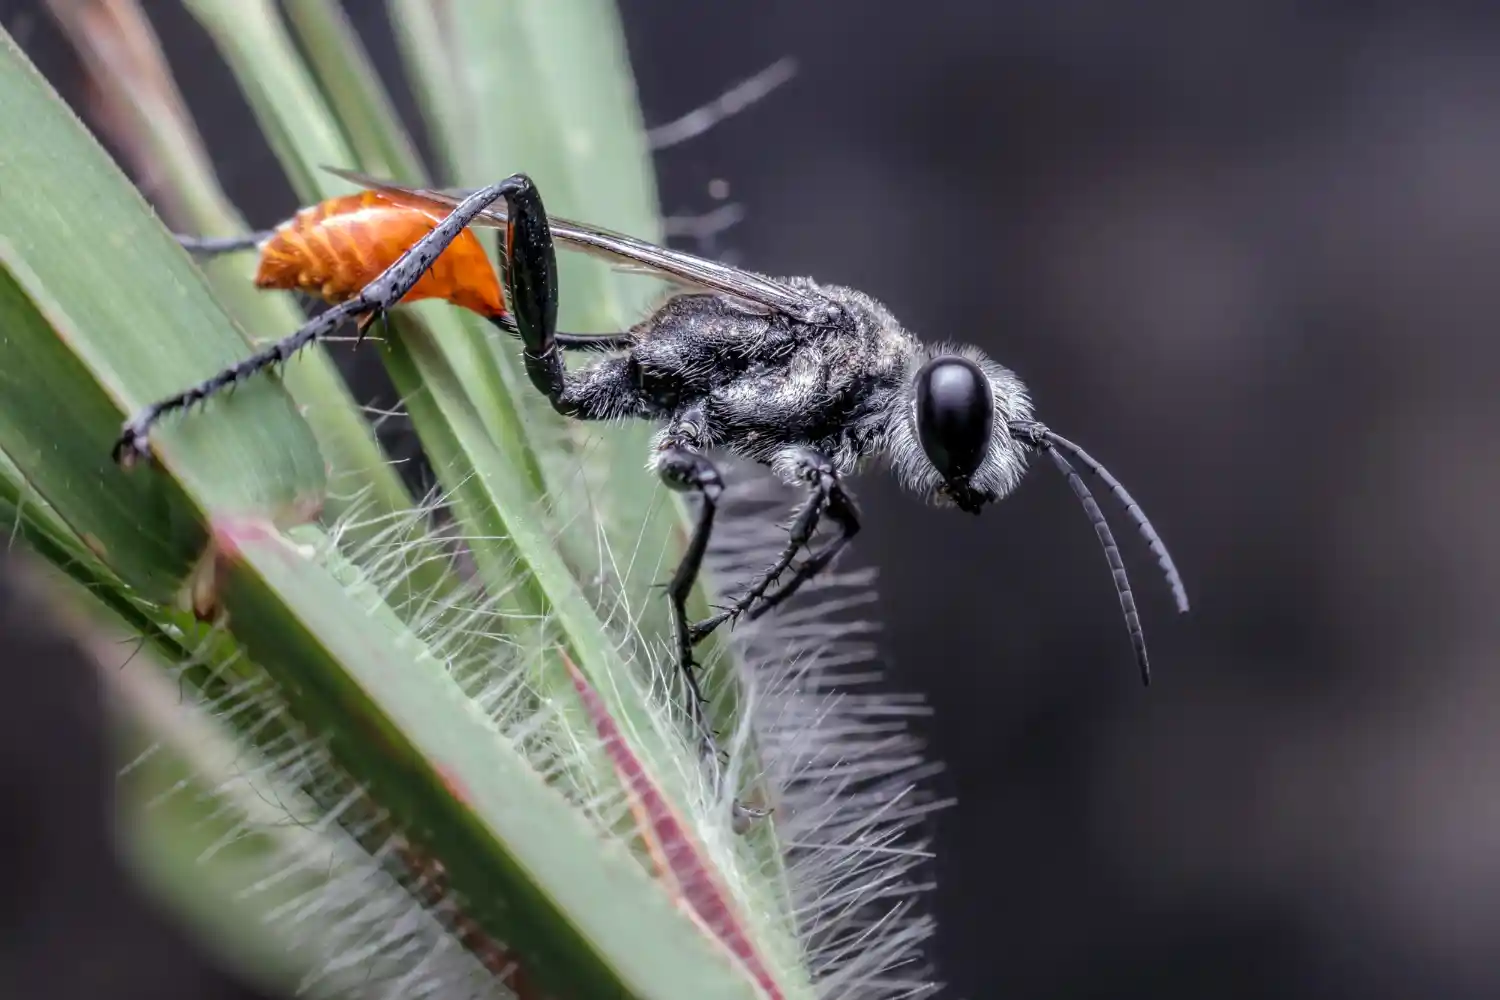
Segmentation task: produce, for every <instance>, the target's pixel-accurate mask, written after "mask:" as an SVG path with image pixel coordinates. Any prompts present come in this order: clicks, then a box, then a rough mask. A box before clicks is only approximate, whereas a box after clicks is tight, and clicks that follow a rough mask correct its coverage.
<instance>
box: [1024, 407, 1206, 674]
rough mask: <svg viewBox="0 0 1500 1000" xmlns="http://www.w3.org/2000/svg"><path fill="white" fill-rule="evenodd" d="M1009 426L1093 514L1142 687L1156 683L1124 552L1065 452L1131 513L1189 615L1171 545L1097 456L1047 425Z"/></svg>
mask: <svg viewBox="0 0 1500 1000" xmlns="http://www.w3.org/2000/svg"><path fill="white" fill-rule="evenodd" d="M1007 426H1008V427H1009V429H1010V433H1011V436H1012V437H1014V438H1017V439H1019V440H1021V441H1022V442H1024V443H1026V444H1029V445H1031V446H1032V447H1033V448H1038V449H1041V450H1044V451H1046V452H1047V454H1048V455H1049V456H1051V458H1052V464H1054V465H1056V466H1057V469H1058V471H1059V472H1061V473H1062V474H1063V476H1065V477H1066V478H1067V480H1068V485H1069V486H1071V487H1072V488H1073V493H1074V495H1075V496H1077V497H1078V500H1079V502H1080V503H1082V504H1083V509H1084V512H1085V513H1086V514H1087V515H1088V518H1089V521H1090V522H1091V523H1092V524H1093V525H1094V533H1095V534H1096V535H1098V536H1099V543H1100V544H1101V545H1103V546H1104V557H1105V558H1106V559H1107V560H1108V561H1109V568H1110V572H1111V574H1112V575H1113V576H1114V580H1115V591H1116V592H1117V593H1118V594H1119V595H1120V609H1121V610H1122V611H1124V613H1125V625H1126V627H1127V628H1128V629H1129V630H1130V644H1131V645H1132V646H1134V647H1135V658H1136V662H1137V663H1138V664H1139V665H1140V668H1141V682H1142V683H1143V684H1148V685H1149V684H1150V683H1151V666H1150V661H1149V660H1148V658H1147V656H1146V636H1145V632H1144V631H1143V630H1142V628H1141V617H1140V613H1139V612H1138V611H1137V610H1136V606H1135V594H1134V593H1132V592H1131V589H1130V579H1129V577H1128V576H1127V575H1126V573H1125V563H1124V560H1123V559H1121V558H1120V548H1119V546H1118V545H1117V544H1115V537H1114V533H1113V532H1112V531H1110V529H1109V523H1108V522H1107V521H1105V519H1104V512H1103V511H1102V510H1100V509H1099V504H1098V502H1097V501H1095V499H1094V495H1093V493H1092V492H1090V490H1089V488H1088V484H1087V483H1085V482H1084V481H1083V477H1082V476H1080V475H1079V474H1078V470H1077V469H1075V468H1074V467H1073V463H1071V462H1069V461H1068V460H1067V458H1066V457H1064V456H1063V454H1062V451H1066V452H1068V453H1070V454H1071V455H1073V457H1075V458H1077V459H1078V460H1079V461H1080V462H1082V463H1083V464H1084V465H1086V466H1088V468H1089V471H1090V472H1093V473H1094V474H1095V475H1096V476H1098V477H1099V478H1100V479H1102V480H1104V483H1105V485H1106V486H1108V487H1109V490H1110V492H1111V493H1113V494H1114V495H1115V498H1116V499H1117V500H1119V501H1120V504H1121V506H1123V507H1124V508H1125V512H1126V514H1128V515H1129V517H1130V519H1131V520H1132V521H1133V522H1135V526H1136V529H1137V530H1138V531H1139V532H1140V533H1141V537H1143V538H1144V539H1145V540H1146V545H1147V546H1148V547H1149V548H1150V549H1151V552H1152V554H1153V555H1155V556H1156V562H1157V565H1158V566H1160V567H1161V569H1162V573H1163V574H1164V575H1165V576H1166V578H1167V585H1168V586H1169V587H1171V588H1172V596H1173V597H1174V598H1175V599H1176V601H1177V610H1178V612H1179V613H1185V612H1186V611H1187V610H1188V598H1187V588H1185V587H1184V586H1183V585H1182V576H1181V574H1179V573H1178V572H1177V566H1176V564H1175V563H1173V562H1172V556H1171V554H1170V553H1169V552H1167V546H1166V544H1165V543H1164V542H1163V541H1162V540H1161V536H1160V535H1158V534H1157V533H1156V529H1155V528H1153V527H1152V526H1151V522H1150V521H1149V520H1147V518H1146V514H1145V511H1143V510H1141V505H1140V504H1138V503H1136V502H1135V498H1134V497H1132V496H1131V495H1130V494H1129V492H1127V491H1126V489H1125V487H1124V486H1123V485H1121V483H1120V481H1119V480H1118V479H1116V478H1115V477H1114V476H1112V475H1110V474H1109V470H1108V469H1106V468H1105V467H1104V466H1103V465H1101V464H1100V463H1099V462H1098V461H1097V460H1095V459H1094V458H1093V456H1091V455H1089V453H1088V452H1086V451H1084V450H1083V449H1082V448H1080V447H1079V446H1078V445H1076V444H1074V443H1073V442H1072V441H1069V440H1068V439H1067V438H1065V437H1063V436H1062V435H1060V434H1057V433H1054V432H1053V431H1052V430H1051V429H1050V428H1048V427H1047V426H1045V425H1044V424H1039V423H1035V422H1031V421H1021V420H1016V421H1011V422H1010V423H1009V424H1008V425H1007ZM1059 449H1061V451H1060V450H1059Z"/></svg>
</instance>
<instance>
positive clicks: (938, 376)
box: [892, 348, 1031, 514]
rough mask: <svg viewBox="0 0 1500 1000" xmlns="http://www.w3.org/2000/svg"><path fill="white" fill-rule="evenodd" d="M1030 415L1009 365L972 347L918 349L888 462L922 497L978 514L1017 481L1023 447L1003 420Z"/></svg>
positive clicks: (1022, 461) (1023, 393)
mask: <svg viewBox="0 0 1500 1000" xmlns="http://www.w3.org/2000/svg"><path fill="white" fill-rule="evenodd" d="M1030 416H1031V404H1030V401H1029V400H1028V399H1027V397H1026V389H1025V387H1024V386H1022V385H1021V383H1020V381H1019V380H1018V379H1017V378H1016V377H1015V375H1014V374H1012V373H1011V372H1010V371H1009V370H1008V369H1006V368H1004V367H1002V366H1000V365H998V364H996V363H994V362H993V361H991V360H989V359H988V358H986V357H985V356H984V355H982V354H980V353H979V352H978V351H975V350H973V349H972V348H944V349H940V350H932V351H924V352H923V354H922V355H921V356H920V357H918V358H916V359H915V360H914V362H913V371H912V376H911V382H910V388H909V405H908V406H906V407H904V408H903V412H902V414H901V419H900V424H899V426H897V427H896V428H894V433H893V435H892V446H893V447H892V457H893V464H894V465H895V467H896V469H897V472H898V474H899V475H900V476H901V478H902V479H903V480H904V481H905V482H906V484H907V485H908V486H909V487H910V488H912V489H914V490H916V491H917V492H918V493H920V494H922V495H923V496H924V497H925V498H926V499H928V500H929V501H931V502H934V503H937V504H941V505H944V506H953V507H957V508H958V509H959V510H962V511H966V512H968V513H970V514H977V513H979V512H980V510H981V509H982V508H983V507H984V506H985V504H989V503H993V502H995V501H996V500H999V499H1000V498H1001V497H1003V496H1005V495H1006V494H1007V493H1009V492H1010V491H1011V490H1013V489H1014V488H1015V486H1016V483H1018V482H1019V481H1020V478H1021V474H1022V473H1023V472H1024V470H1025V462H1026V457H1025V450H1024V448H1023V447H1022V446H1021V444H1020V443H1018V442H1017V441H1015V440H1013V439H1012V437H1011V435H1010V433H1009V431H1008V430H1007V426H1006V425H1007V422H1008V421H1012V420H1025V419H1028V418H1029V417H1030Z"/></svg>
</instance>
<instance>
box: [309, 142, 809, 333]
mask: <svg viewBox="0 0 1500 1000" xmlns="http://www.w3.org/2000/svg"><path fill="white" fill-rule="evenodd" d="M323 169H324V170H327V171H328V172H329V173H332V174H335V175H337V176H339V177H342V178H344V179H345V180H347V181H351V182H353V183H355V184H358V185H360V186H361V187H365V188H369V189H371V190H374V191H390V192H393V193H395V194H400V195H404V196H406V197H408V198H418V199H422V200H424V201H429V202H432V203H433V204H435V205H440V206H442V207H444V208H448V209H451V208H454V207H456V206H457V205H458V204H459V203H460V202H461V201H463V200H464V199H465V198H466V197H468V196H469V195H470V194H473V191H462V190H436V189H433V188H419V187H408V186H407V185H404V184H397V183H395V182H393V181H386V180H381V179H379V178H376V177H371V176H369V175H367V174H362V173H359V172H358V171H354V170H345V169H343V168H341V167H324V168H323ZM505 220H506V216H505V204H504V202H497V203H496V204H495V205H494V206H493V207H491V208H489V209H487V210H485V211H484V212H482V213H480V215H479V216H478V217H477V218H476V219H475V220H474V223H473V225H475V226H479V227H484V228H491V229H495V228H503V227H504V226H505ZM547 222H548V225H549V226H550V228H551V230H552V236H553V238H554V239H557V240H560V241H562V242H563V243H565V244H567V245H568V246H569V247H571V248H573V249H575V250H579V251H582V252H584V253H588V254H591V255H593V256H595V257H599V258H602V259H604V260H607V261H609V262H610V263H612V264H615V265H616V266H620V267H622V268H624V269H626V270H629V271H633V272H640V273H646V274H652V275H655V276H657V277H660V278H663V279H665V280H667V281H671V282H673V283H674V284H678V285H683V286H687V287H690V288H694V289H697V290H700V291H707V292H714V293H716V294H719V295H726V296H729V297H730V298H733V299H738V300H740V301H741V302H743V303H745V304H746V305H748V306H750V307H752V308H753V309H755V311H758V312H778V313H782V314H784V315H786V316H790V317H792V318H793V319H798V320H801V321H803V322H806V323H816V322H821V321H823V320H825V319H826V318H827V316H828V311H829V304H828V302H827V301H826V300H824V299H823V298H821V297H819V296H816V295H809V294H806V293H803V292H799V291H796V290H795V289H792V288H789V287H787V286H786V285H783V284H781V283H780V282H777V281H772V280H770V279H769V278H762V277H761V276H759V275H756V274H751V273H750V272H748V271H742V270H740V269H739V268H736V267H730V266H729V265H727V264H718V263H715V262H714V261H711V260H706V259H704V258H702V257H696V256H694V255H693V254H689V253H683V252H681V251H679V250H669V249H667V248H666V247H660V246H657V245H656V244H654V243H648V242H646V241H645V240H640V239H636V238H635V237H634V236H626V235H625V234H624V233H616V232H611V231H610V230H608V229H601V228H599V227H598V226H589V225H584V224H583V223H579V222H571V221H569V220H567V219H562V218H558V217H557V216H548V218H547Z"/></svg>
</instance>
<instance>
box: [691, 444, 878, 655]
mask: <svg viewBox="0 0 1500 1000" xmlns="http://www.w3.org/2000/svg"><path fill="white" fill-rule="evenodd" d="M777 464H779V465H783V464H784V465H786V466H789V467H790V471H791V473H792V475H793V477H795V478H796V479H798V480H800V481H801V482H804V483H806V484H807V486H808V494H807V499H806V500H805V501H804V502H803V504H802V506H801V507H799V508H797V513H796V516H795V517H794V518H793V520H792V527H791V536H790V537H789V538H788V539H787V544H786V548H784V549H782V551H781V556H780V557H779V558H778V559H777V560H776V562H774V563H772V564H771V566H770V567H769V568H768V569H767V570H766V571H765V572H764V573H762V574H761V575H760V577H759V578H758V579H756V581H755V582H754V583H752V584H751V585H750V586H749V587H748V588H746V590H745V592H744V593H743V594H742V595H740V597H739V598H738V599H737V600H736V601H735V602H734V603H733V604H731V605H730V606H729V607H727V608H725V609H724V610H723V611H721V612H720V613H719V614H717V615H714V616H713V617H712V618H706V619H704V620H703V621H701V622H698V623H696V624H695V625H693V627H692V630H691V638H692V641H693V643H694V644H696V643H699V642H701V641H703V639H705V638H707V637H708V636H709V635H710V634H711V633H712V632H713V631H714V629H716V628H718V627H719V626H720V625H722V624H724V622H726V621H733V620H735V619H737V618H739V617H740V616H741V615H748V617H749V618H750V620H751V621H754V620H755V619H757V618H759V617H760V616H761V615H764V614H765V613H766V612H768V611H770V610H771V609H772V608H774V607H776V606H777V605H779V604H781V603H782V602H783V601H785V600H787V599H788V598H790V597H791V596H792V595H793V594H795V593H796V592H797V589H798V588H799V587H801V586H802V585H803V584H804V583H806V582H807V581H808V580H811V579H812V578H813V577H815V576H817V575H818V574H819V573H821V572H822V571H823V570H824V569H826V568H827V567H828V564H829V563H831V562H833V560H834V559H835V558H836V557H837V556H838V554H839V553H840V552H842V551H843V550H844V548H845V546H847V545H848V544H849V541H850V540H851V539H852V538H853V537H854V535H855V534H856V533H857V532H858V531H859V509H858V508H857V507H856V506H855V504H854V499H853V498H852V497H850V496H849V493H848V491H847V490H845V489H844V484H843V483H842V482H840V480H839V477H838V473H837V472H836V471H835V470H834V466H833V463H832V462H831V461H830V460H829V459H828V457H827V456H826V455H823V454H821V453H819V452H817V451H814V450H813V449H811V448H790V449H788V450H787V451H785V452H783V453H782V454H781V455H780V456H778V459H777ZM824 513H826V514H827V515H828V517H829V518H830V519H831V520H832V521H833V522H834V523H835V524H837V525H838V528H839V534H838V537H837V538H834V539H833V540H832V541H830V542H828V543H827V544H826V545H824V546H823V547H822V548H820V549H819V550H818V551H817V552H814V553H813V554H812V555H811V556H810V557H809V558H808V559H807V561H806V562H803V563H802V564H801V565H798V566H795V567H794V566H792V560H793V559H795V558H796V557H797V553H798V552H799V551H801V550H802V549H803V548H805V547H806V546H807V545H808V543H810V542H811V541H812V536H813V532H814V531H816V530H817V528H818V522H819V520H820V519H821V518H822V516H823V514H824ZM788 568H791V571H792V576H791V579H789V580H788V581H787V582H786V583H785V584H784V585H783V586H781V587H780V588H778V589H777V590H775V591H772V592H771V593H767V591H769V590H770V589H771V587H772V585H773V584H775V583H776V581H777V580H779V579H780V578H781V575H782V574H783V573H785V572H786V571H787V569H788Z"/></svg>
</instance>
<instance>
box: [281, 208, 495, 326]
mask: <svg viewBox="0 0 1500 1000" xmlns="http://www.w3.org/2000/svg"><path fill="white" fill-rule="evenodd" d="M443 217H444V213H442V212H441V210H440V209H435V208H434V206H432V205H431V204H428V203H426V202H421V201H416V200H411V201H407V200H404V199H402V198H401V197H400V196H399V195H395V194H391V193H388V192H377V191H364V192H361V193H359V194H353V195H345V196H343V197H339V198H330V199H328V200H327V201H325V202H322V203H321V204H318V205H314V206H313V207H311V208H305V209H303V210H302V211H300V212H298V213H297V214H296V215H295V216H293V217H292V218H291V219H289V220H288V221H286V222H284V223H282V224H281V226H279V227H278V228H277V229H276V231H275V233H274V234H272V236H271V238H270V239H268V240H267V241H266V242H265V243H264V244H263V245H262V246H261V251H260V267H259V269H258V270H257V271H256V274H255V284H256V285H257V286H258V287H260V288H279V289H284V290H287V291H300V292H306V293H307V294H309V295H315V296H317V297H318V298H321V299H323V300H325V301H327V302H330V303H337V302H342V301H344V300H346V299H349V298H353V297H354V296H355V295H357V294H358V293H359V290H360V289H361V288H363V287H364V286H365V285H367V284H369V283H370V282H371V281H373V280H375V279H376V278H378V277H379V276H380V273H381V272H382V271H384V270H385V269H386V268H387V267H390V266H391V265H392V264H394V263H395V262H396V259H397V258H398V257H400V256H401V255H402V254H403V253H405V252H406V251H407V250H408V249H410V248H411V246H412V245H413V244H415V243H416V242H417V241H418V240H420V239H421V238H422V237H423V236H426V235H427V234H428V233H429V232H431V231H432V230H433V229H435V228H436V227H437V224H438V223H439V222H441V221H442V220H443ZM419 299H444V300H446V301H448V302H452V303H453V304H454V305H457V306H462V307H463V308H465V309H471V310H473V311H474V312H477V313H479V315H481V316H485V317H491V318H493V317H496V316H500V315H503V314H504V312H505V300H504V298H503V297H502V295H501V291H500V280H499V278H497V277H496V275H495V269H494V267H493V266H491V264H490V260H489V257H488V256H487V255H486V254H485V252H484V247H483V245H481V244H480V242H479V238H478V237H477V236H475V235H474V233H473V232H472V231H470V230H467V229H465V230H464V231H463V232H461V233H459V234H458V239H456V240H454V241H453V242H452V243H451V244H449V245H448V249H446V250H444V251H443V253H442V255H441V256H439V257H438V259H437V260H436V261H435V262H434V263H433V265H432V267H431V269H429V270H428V272H427V273H426V274H424V275H422V277H421V279H419V280H418V281H417V284H416V286H415V287H414V288H412V290H411V291H410V292H407V293H406V297H405V298H403V299H402V300H401V301H402V302H415V301H417V300H419Z"/></svg>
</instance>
